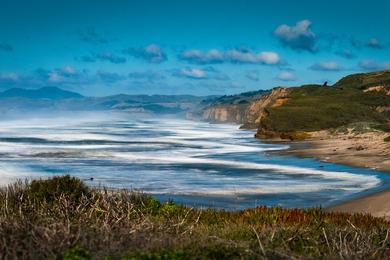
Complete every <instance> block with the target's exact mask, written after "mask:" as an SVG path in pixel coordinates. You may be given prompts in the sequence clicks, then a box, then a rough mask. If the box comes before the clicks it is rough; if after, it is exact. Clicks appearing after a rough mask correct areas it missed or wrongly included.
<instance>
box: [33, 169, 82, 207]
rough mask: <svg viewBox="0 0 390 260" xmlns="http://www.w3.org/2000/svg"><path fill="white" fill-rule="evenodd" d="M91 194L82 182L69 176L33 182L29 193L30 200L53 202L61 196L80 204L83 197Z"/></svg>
mask: <svg viewBox="0 0 390 260" xmlns="http://www.w3.org/2000/svg"><path fill="white" fill-rule="evenodd" d="M89 193H90V191H89V188H88V187H87V186H86V185H85V184H84V183H83V182H82V181H81V180H79V179H77V178H75V177H71V176H69V175H66V176H56V177H53V178H51V179H47V180H33V181H32V182H31V184H30V185H29V187H28V191H27V194H28V196H29V198H30V199H32V200H37V201H46V202H53V201H55V200H56V199H58V198H59V197H60V196H65V197H66V198H67V199H69V200H70V201H73V202H78V201H79V200H80V199H81V197H82V196H88V195H89Z"/></svg>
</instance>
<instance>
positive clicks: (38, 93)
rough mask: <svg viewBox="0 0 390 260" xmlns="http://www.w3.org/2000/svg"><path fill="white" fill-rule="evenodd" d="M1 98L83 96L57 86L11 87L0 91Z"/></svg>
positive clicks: (65, 97) (56, 98)
mask: <svg viewBox="0 0 390 260" xmlns="http://www.w3.org/2000/svg"><path fill="white" fill-rule="evenodd" d="M0 98H28V99H51V100H58V99H70V98H83V96H82V95H80V94H78V93H76V92H72V91H67V90H63V89H60V88H57V87H44V88H39V89H23V88H11V89H8V90H6V91H4V92H1V93H0Z"/></svg>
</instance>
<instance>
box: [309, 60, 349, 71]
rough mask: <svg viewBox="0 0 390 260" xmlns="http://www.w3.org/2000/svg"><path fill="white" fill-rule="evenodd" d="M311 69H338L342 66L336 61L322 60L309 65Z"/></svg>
mask: <svg viewBox="0 0 390 260" xmlns="http://www.w3.org/2000/svg"><path fill="white" fill-rule="evenodd" d="M310 69H312V70H320V71H340V70H342V69H343V68H342V67H341V66H340V65H339V64H338V62H337V61H322V62H318V63H316V64H313V65H312V66H310Z"/></svg>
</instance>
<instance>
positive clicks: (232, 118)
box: [202, 105, 246, 124]
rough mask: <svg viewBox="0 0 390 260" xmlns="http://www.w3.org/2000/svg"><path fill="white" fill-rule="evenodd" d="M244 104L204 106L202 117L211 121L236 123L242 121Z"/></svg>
mask: <svg viewBox="0 0 390 260" xmlns="http://www.w3.org/2000/svg"><path fill="white" fill-rule="evenodd" d="M245 110H246V106H245V105H217V106H211V107H208V108H206V109H205V110H204V111H203V115H202V119H203V120H205V121H208V122H213V123H237V124H242V123H243V122H244V119H245V118H244V115H245Z"/></svg>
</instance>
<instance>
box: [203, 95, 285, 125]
mask: <svg viewBox="0 0 390 260" xmlns="http://www.w3.org/2000/svg"><path fill="white" fill-rule="evenodd" d="M289 93H290V90H289V89H288V88H274V89H273V90H272V92H271V93H270V94H267V95H264V96H261V97H260V98H257V99H255V100H252V101H251V102H249V103H246V104H234V105H216V106H210V107H208V108H206V109H205V110H204V112H203V116H202V119H203V120H205V121H208V122H217V123H227V122H229V123H237V124H242V127H243V128H248V129H257V128H258V127H259V126H260V124H261V120H262V119H263V118H265V117H267V116H268V111H267V108H268V107H276V106H282V105H283V104H284V103H286V102H287V101H288V99H289V98H288V95H289Z"/></svg>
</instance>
